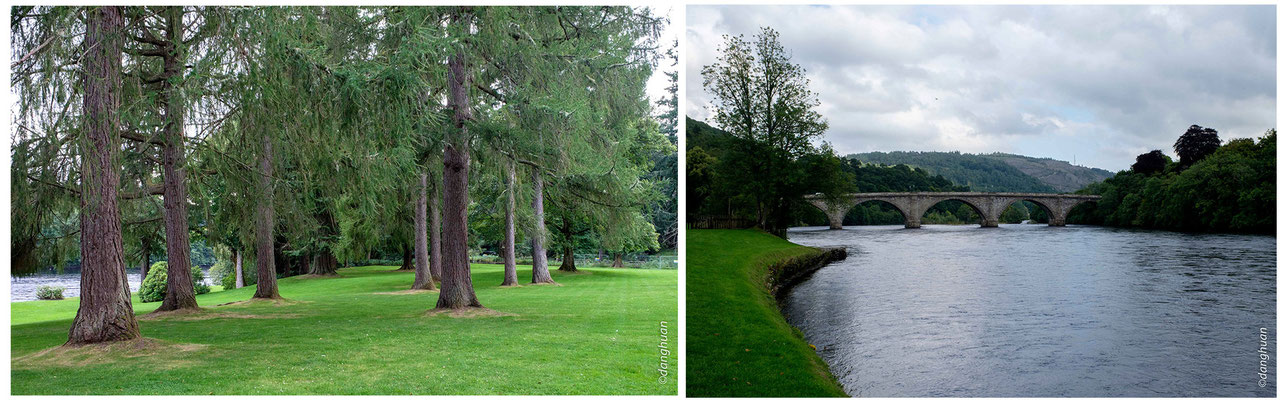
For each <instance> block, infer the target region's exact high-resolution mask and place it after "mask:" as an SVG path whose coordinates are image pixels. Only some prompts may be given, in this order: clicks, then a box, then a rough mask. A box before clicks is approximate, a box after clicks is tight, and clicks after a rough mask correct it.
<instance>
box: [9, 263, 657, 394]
mask: <svg viewBox="0 0 1288 400" xmlns="http://www.w3.org/2000/svg"><path fill="white" fill-rule="evenodd" d="M502 268H503V267H502V266H499V265H496V266H493V265H474V266H473V268H472V269H473V274H472V277H473V280H474V284H475V290H476V291H477V293H478V297H479V300H480V301H482V303H483V305H484V306H487V307H488V308H490V309H492V310H495V311H496V314H495V315H489V316H486V317H480V318H448V317H435V316H427V315H426V311H428V310H429V309H431V308H433V307H434V303H435V301H436V300H437V298H438V297H437V296H438V293H437V292H425V293H419V294H409V295H403V296H389V295H380V294H379V293H388V292H395V291H401V290H405V289H407V287H409V286H410V285H411V282H412V279H413V275H412V272H411V271H393V270H395V269H397V267H396V266H388V267H386V266H372V267H357V268H344V269H341V270H340V277H339V278H337V279H299V278H287V279H282V280H280V281H278V283H279V285H280V291H281V294H282V297H284V298H286V299H289V300H291V302H287V303H283V304H280V305H278V304H267V303H264V302H251V303H234V304H226V303H233V302H239V301H241V300H246V299H248V298H250V296H251V294H253V293H254V290H255V288H254V287H245V288H241V289H235V290H228V291H219V292H213V293H209V294H204V295H200V296H197V301H198V302H199V303H201V305H202V307H203V308H207V309H208V311H206V312H202V313H197V314H195V315H193V316H173V317H165V318H154V319H145V320H140V321H139V325H140V328H141V330H142V332H143V335H144V336H145V337H147V338H150V339H153V340H156V341H157V342H156V343H162V344H164V345H165V346H177V347H176V348H182V349H185V351H138V350H136V349H133V348H126V349H110V350H113V351H117V352H119V353H120V354H117V355H112V354H109V356H108V357H99V356H95V355H92V354H86V355H82V354H79V353H75V352H73V353H68V352H64V351H54V352H50V353H46V354H39V353H40V352H42V351H47V350H49V349H50V348H53V347H56V346H59V345H61V344H62V343H63V342H65V341H66V340H67V330H68V328H69V327H70V326H71V319H72V318H74V317H75V315H76V307H77V304H78V303H77V302H78V299H75V298H72V299H66V300H59V301H32V302H18V303H12V304H11V305H10V310H11V314H10V315H11V324H12V325H11V327H10V332H11V334H12V341H11V347H10V349H11V357H12V358H11V360H10V366H11V369H12V373H11V379H12V380H11V382H12V383H11V387H10V389H11V390H12V392H13V394H15V395H24V394H68V395H75V394H110V395H127V394H187V395H210V394H303V395H307V394H336V395H349V394H426V395H427V394H441V395H468V394H532V395H554V394H563V395H569V394H605V395H623V394H654V395H674V394H676V392H677V387H676V384H675V383H674V382H675V381H674V380H668V381H667V382H666V383H659V381H658V372H657V369H658V367H659V352H658V342H659V323H660V322H661V321H666V322H667V323H668V324H672V325H673V323H674V321H675V320H676V318H677V316H678V312H677V311H678V304H677V299H676V290H675V289H676V286H677V278H678V276H677V273H676V271H675V270H636V269H593V273H591V274H568V275H565V274H561V273H560V272H558V271H551V272H552V273H553V274H554V278H555V280H557V281H559V282H560V283H561V284H562V286H548V285H527V286H524V287H521V288H500V287H499V286H498V285H499V284H500V283H501V281H502V276H503V269H502ZM519 270H520V276H519V280H520V281H521V282H526V281H528V280H530V279H531V276H530V272H531V269H530V268H529V269H528V273H524V272H523V271H524V269H523V268H520V269H519ZM134 301H135V303H134V307H135V312H136V314H138V315H140V316H141V315H143V314H146V313H148V312H150V311H152V310H154V309H156V307H157V306H158V305H159V304H160V303H159V302H157V303H146V304H141V303H138V298H137V296H136V297H135V299H134ZM219 304H226V305H222V306H220V305H219ZM153 348H155V346H153ZM50 356H57V357H56V359H54V358H51V357H50ZM675 361H676V360H675V358H674V356H672V357H671V359H670V360H669V364H670V365H674V363H675Z"/></svg>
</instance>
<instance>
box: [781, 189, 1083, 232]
mask: <svg viewBox="0 0 1288 400" xmlns="http://www.w3.org/2000/svg"><path fill="white" fill-rule="evenodd" d="M805 200H806V201H808V202H809V203H810V204H813V205H814V207H818V209H819V210H822V211H823V213H824V214H827V221H828V225H829V226H830V227H831V228H832V229H841V221H842V220H843V219H844V218H845V214H846V213H848V212H849V211H850V209H851V208H854V206H857V205H859V204H863V203H866V202H869V201H882V202H886V203H890V204H891V205H893V206H894V207H895V208H897V209H899V212H900V213H903V221H904V223H903V226H904V227H907V228H920V227H921V216H922V215H924V214H925V213H926V210H929V209H930V207H934V206H935V204H939V203H940V202H943V201H947V200H959V201H961V202H963V203H966V204H968V205H970V206H971V208H974V209H975V212H976V213H978V214H979V215H980V217H981V222H980V226H983V227H986V228H988V227H997V219H998V218H1000V217H1001V215H1002V211H1006V208H1007V207H1010V206H1011V204H1012V203H1015V202H1017V201H1022V200H1028V201H1031V202H1033V203H1034V204H1037V205H1038V206H1040V207H1042V209H1043V210H1044V211H1046V214H1047V217H1048V218H1049V220H1050V222H1049V223H1048V225H1050V226H1064V219H1065V218H1066V217H1068V216H1069V210H1072V209H1073V207H1074V206H1076V205H1078V204H1082V203H1085V202H1088V201H1096V200H1100V196H1095V195H1084V194H1054V193H983V192H906V193H900V192H886V193H851V194H847V195H844V196H842V197H841V198H840V199H837V200H834V201H829V200H828V199H827V198H826V197H825V196H823V195H821V194H812V195H807V196H805Z"/></svg>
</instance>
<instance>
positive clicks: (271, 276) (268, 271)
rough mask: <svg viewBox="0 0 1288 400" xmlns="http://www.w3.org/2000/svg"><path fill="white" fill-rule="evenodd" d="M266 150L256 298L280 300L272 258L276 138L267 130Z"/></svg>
mask: <svg viewBox="0 0 1288 400" xmlns="http://www.w3.org/2000/svg"><path fill="white" fill-rule="evenodd" d="M261 142H263V146H264V149H263V151H262V152H261V154H260V155H259V186H260V189H259V190H260V196H261V197H260V199H259V202H258V203H257V204H255V272H256V273H257V274H258V275H256V282H255V296H254V298H257V299H278V298H281V297H282V296H280V295H278V294H277V260H276V259H275V258H274V257H273V251H274V249H273V229H274V225H276V224H277V216H276V215H275V212H274V211H275V210H273V141H272V138H270V137H269V136H268V133H267V132H265V133H264V136H262V139H261Z"/></svg>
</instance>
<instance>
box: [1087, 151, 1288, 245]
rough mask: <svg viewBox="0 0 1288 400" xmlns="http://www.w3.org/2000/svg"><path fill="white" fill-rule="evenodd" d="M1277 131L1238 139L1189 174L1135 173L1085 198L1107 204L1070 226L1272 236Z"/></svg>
mask: <svg viewBox="0 0 1288 400" xmlns="http://www.w3.org/2000/svg"><path fill="white" fill-rule="evenodd" d="M1275 136H1276V132H1275V130H1273V129H1271V130H1269V131H1267V132H1266V134H1265V135H1264V136H1262V137H1261V138H1258V139H1257V140H1255V141H1254V140H1252V139H1236V140H1231V141H1230V142H1229V143H1226V144H1225V145H1224V146H1220V147H1219V148H1217V150H1216V151H1214V152H1212V153H1211V154H1210V155H1208V156H1207V157H1205V158H1203V159H1201V160H1198V161H1196V162H1194V164H1192V165H1190V166H1189V168H1186V169H1185V170H1183V171H1179V172H1176V171H1170V170H1167V171H1164V172H1163V173H1158V174H1153V175H1146V174H1142V173H1136V172H1132V171H1123V172H1119V173H1118V174H1117V175H1115V176H1113V177H1111V178H1109V179H1106V180H1105V181H1104V182H1099V183H1096V184H1093V185H1089V186H1088V187H1087V188H1085V189H1083V190H1080V191H1079V193H1089V194H1099V195H1100V196H1101V200H1100V201H1099V202H1097V203H1095V204H1092V205H1086V206H1080V207H1076V208H1074V209H1073V210H1072V211H1071V212H1070V214H1069V222H1071V223H1082V224H1099V225H1111V226H1128V227H1140V228H1153V229H1169V230H1182V231H1232V232H1258V233H1270V232H1274V228H1275V201H1274V198H1275V162H1276V154H1275V149H1276V146H1275Z"/></svg>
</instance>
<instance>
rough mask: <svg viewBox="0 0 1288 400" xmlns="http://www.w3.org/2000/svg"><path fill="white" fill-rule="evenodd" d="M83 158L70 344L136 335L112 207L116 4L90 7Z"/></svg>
mask: <svg viewBox="0 0 1288 400" xmlns="http://www.w3.org/2000/svg"><path fill="white" fill-rule="evenodd" d="M88 8H89V9H88V10H87V11H86V14H87V15H86V17H87V21H86V31H85V39H84V42H83V44H84V46H85V55H84V57H83V58H82V61H81V65H82V67H81V68H82V71H83V74H84V78H85V83H84V108H83V112H84V121H85V122H84V123H85V128H84V130H83V132H82V135H84V137H83V138H82V140H80V147H81V148H80V153H81V201H80V206H81V215H80V219H81V220H80V223H81V227H80V228H81V262H82V267H81V286H80V287H81V296H80V308H79V309H77V310H76V319H74V320H72V327H71V330H70V332H69V333H68V335H67V343H66V344H67V345H72V346H75V345H81V344H88V343H99V342H111V341H118V340H130V339H137V338H139V337H140V334H139V323H138V321H137V320H135V319H134V308H133V306H132V305H131V304H130V284H129V282H128V281H127V280H126V279H127V278H126V275H125V247H124V245H123V244H122V243H121V241H122V239H121V210H120V208H119V207H118V205H117V186H118V185H120V184H121V177H120V175H118V173H117V169H119V168H120V166H119V165H118V164H117V154H116V153H117V152H118V151H120V148H121V143H120V135H121V134H120V132H121V120H120V116H119V114H118V109H119V108H120V105H121V99H120V93H121V48H122V46H123V40H122V39H124V38H125V32H124V29H123V28H124V26H125V18H124V17H122V15H121V8H120V7H88Z"/></svg>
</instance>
